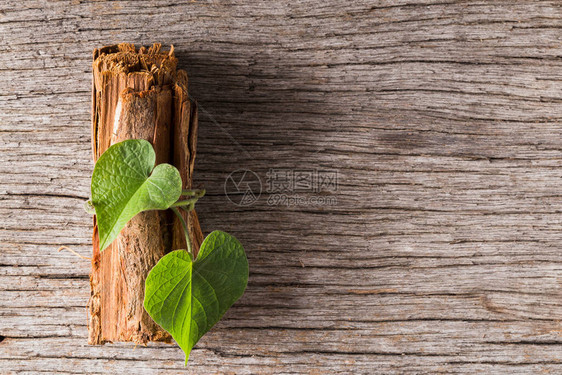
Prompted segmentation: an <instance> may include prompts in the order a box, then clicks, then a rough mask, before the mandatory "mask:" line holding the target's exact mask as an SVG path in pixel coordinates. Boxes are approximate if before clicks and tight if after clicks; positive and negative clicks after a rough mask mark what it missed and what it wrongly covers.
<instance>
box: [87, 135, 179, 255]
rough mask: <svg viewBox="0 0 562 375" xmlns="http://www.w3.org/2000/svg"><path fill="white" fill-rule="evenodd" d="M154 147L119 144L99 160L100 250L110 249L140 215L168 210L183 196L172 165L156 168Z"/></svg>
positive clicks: (95, 182)
mask: <svg viewBox="0 0 562 375" xmlns="http://www.w3.org/2000/svg"><path fill="white" fill-rule="evenodd" d="M155 162H156V155H155V153H154V149H153V148H152V145H151V144H150V143H149V142H148V141H145V140H142V139H131V140H127V141H123V142H120V143H116V144H114V145H113V146H111V147H109V148H108V149H107V151H105V152H104V153H103V155H102V156H101V157H100V158H99V159H98V161H97V163H96V166H95V167H94V173H93V175H92V205H93V206H94V208H95V210H96V216H97V223H98V230H99V237H100V250H104V249H105V248H107V247H108V246H109V245H110V244H111V243H112V242H113V240H115V238H116V237H117V235H118V234H119V232H121V229H123V227H124V226H125V224H127V222H128V221H129V220H131V219H132V218H133V217H134V216H135V215H136V214H138V213H139V212H142V211H147V210H165V209H167V208H168V207H170V205H172V204H173V203H174V202H176V201H177V200H178V198H179V197H180V194H181V188H182V183H181V177H180V173H179V171H178V170H177V169H176V168H175V167H174V166H172V165H169V164H159V165H157V166H156V167H154V163H155Z"/></svg>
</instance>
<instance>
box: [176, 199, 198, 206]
mask: <svg viewBox="0 0 562 375" xmlns="http://www.w3.org/2000/svg"><path fill="white" fill-rule="evenodd" d="M198 200H199V198H198V197H195V198H190V199H185V200H183V201H177V202H176V203H173V204H172V205H171V206H170V207H181V206H189V205H191V204H195V202H197V201H198Z"/></svg>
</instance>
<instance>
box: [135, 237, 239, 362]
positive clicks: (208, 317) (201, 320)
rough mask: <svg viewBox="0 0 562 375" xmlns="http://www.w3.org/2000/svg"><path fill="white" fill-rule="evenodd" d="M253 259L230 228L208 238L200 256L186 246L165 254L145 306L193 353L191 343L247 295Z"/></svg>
mask: <svg viewBox="0 0 562 375" xmlns="http://www.w3.org/2000/svg"><path fill="white" fill-rule="evenodd" d="M247 284H248V260H247V259H246V254H245V253H244V249H243V248H242V245H241V244H240V242H238V240H237V239H236V238H234V237H233V236H231V235H229V234H228V233H225V232H220V231H214V232H212V233H211V234H209V235H208V236H207V238H205V241H203V244H201V249H200V251H199V255H198V257H197V259H196V260H195V261H193V260H192V258H191V255H190V254H189V253H188V252H187V251H184V250H176V251H173V252H171V253H169V254H167V255H165V256H164V257H163V258H162V259H160V261H159V262H158V264H156V266H154V268H153V269H152V270H151V271H150V273H149V274H148V277H147V278H146V287H145V297H144V308H145V309H146V311H147V312H148V313H149V314H150V316H151V317H152V319H154V321H155V322H156V323H158V324H159V325H160V326H161V327H162V328H164V329H165V330H166V331H168V332H169V333H170V334H171V335H172V337H173V338H174V339H175V340H176V342H177V343H178V345H179V346H180V347H181V348H182V350H183V351H184V353H185V361H186V363H187V360H188V358H189V353H190V352H191V348H193V346H194V345H195V344H196V343H197V341H199V339H200V338H201V337H202V336H203V335H204V334H205V333H206V332H207V331H209V330H210V329H211V327H213V325H215V323H216V322H218V321H219V319H220V318H221V317H222V316H223V315H224V313H225V312H226V311H227V310H228V309H229V308H230V306H232V304H233V303H234V302H236V300H237V299H238V298H240V297H241V296H242V294H243V293H244V290H245V289H246V285H247Z"/></svg>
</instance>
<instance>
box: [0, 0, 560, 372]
mask: <svg viewBox="0 0 562 375" xmlns="http://www.w3.org/2000/svg"><path fill="white" fill-rule="evenodd" d="M138 9H142V14H143V16H142V17H141V16H140V15H139V16H133V17H131V16H130V14H131V13H135V14H137V13H136V12H137V10H138ZM0 37H1V43H0V52H1V53H0V86H1V87H2V90H0V176H1V178H0V242H1V244H0V246H1V247H0V335H1V336H2V342H1V343H0V369H1V372H2V373H8V374H11V373H39V372H43V373H54V372H59V373H135V374H145V373H146V374H152V373H171V374H175V373H201V374H206V373H236V374H243V373H248V374H249V373H262V374H263V373H316V374H324V373H369V374H371V373H408V372H410V373H439V372H443V373H451V372H456V373H497V374H505V373H510V374H514V373H521V374H531V373H532V374H536V373H561V372H562V363H561V362H560V361H561V358H562V338H561V335H562V325H561V323H560V320H561V319H562V299H561V297H562V293H561V292H562V290H561V283H562V252H561V250H562V245H561V243H562V220H561V216H560V215H561V212H562V199H561V193H560V191H561V188H562V169H561V168H560V167H561V166H562V137H561V136H560V135H561V133H562V105H561V101H562V100H561V99H562V60H561V56H562V40H561V39H562V9H561V3H560V2H559V1H515V0H512V1H499V0H498V1H472V2H471V1H454V0H451V1H440V0H435V1H426V0H410V1H407V0H399V1H362V0H361V1H354V2H340V1H331V0H328V1H326V0H323V1H315V0H310V1H304V0H300V1H293V2H281V1H279V2H259V1H253V0H233V1H230V2H212V1H211V2H204V1H194V2H187V3H180V2H172V1H124V2H94V1H92V2H82V1H48V2H47V1H25V2H21V1H3V2H2V3H1V5H0ZM122 41H128V42H133V43H137V44H141V43H142V44H145V45H146V44H150V43H152V42H154V41H159V42H162V43H166V44H174V46H175V47H176V51H177V55H178V58H179V61H180V67H182V68H185V69H187V71H188V74H189V77H190V82H189V88H190V92H191V94H192V95H193V96H194V97H196V98H197V99H198V101H199V105H200V111H199V127H200V128H199V144H198V157H197V163H196V166H195V172H194V184H195V186H198V184H202V185H204V186H205V187H206V188H207V190H208V192H209V193H208V195H207V196H206V197H205V198H204V199H203V200H202V201H200V203H198V208H199V215H200V219H201V225H202V227H203V230H204V231H205V232H209V231H210V230H212V229H222V230H226V231H229V232H231V233H232V234H234V235H236V236H237V237H238V238H239V239H240V240H241V242H242V243H243V244H244V245H245V247H246V251H247V254H248V258H249V261H250V281H249V287H248V290H247V292H246V294H245V295H244V297H243V298H242V299H241V300H240V301H239V302H238V303H237V304H236V305H235V306H234V307H233V309H232V310H230V311H229V312H228V313H227V314H226V316H225V318H224V319H223V320H222V321H221V322H220V323H219V324H218V325H217V326H216V327H215V328H214V329H213V330H212V331H211V332H210V333H209V334H208V335H206V336H205V337H204V338H203V339H202V340H201V341H200V343H199V344H198V345H197V347H196V349H195V350H194V351H193V352H192V354H191V359H190V364H189V366H188V367H187V368H184V367H183V361H182V354H181V352H180V350H179V349H178V348H177V347H175V346H169V345H166V344H150V345H149V346H148V347H137V348H133V346H132V345H127V344H112V345H106V346H103V347H96V346H88V345H87V340H88V338H87V327H86V324H87V316H86V304H87V302H88V297H89V285H88V273H89V269H90V264H89V262H88V261H84V260H82V259H79V258H77V257H75V256H73V255H71V254H68V253H57V252H56V249H57V248H58V247H59V246H60V245H67V246H70V247H72V248H74V249H75V250H77V251H79V252H80V253H82V254H84V255H89V254H90V253H91V218H90V217H89V216H88V215H87V214H86V213H84V212H83V211H82V202H83V201H84V200H85V199H87V197H88V194H89V191H88V190H89V189H88V187H89V178H90V174H91V171H92V163H91V158H90V157H91V152H90V133H89V122H90V105H89V101H90V77H91V71H90V56H91V55H90V53H91V50H92V49H93V48H95V47H99V46H101V45H107V44H111V43H116V42H122ZM238 168H246V169H250V170H252V171H254V172H256V173H257V174H258V175H259V176H260V177H261V178H262V182H263V183H264V187H265V179H266V175H267V172H268V170H269V169H270V168H289V169H315V168H318V169H330V170H337V171H338V178H339V186H338V191H337V192H336V193H334V195H333V197H335V198H336V199H337V204H336V205H314V204H312V205H306V206H304V205H298V206H289V207H287V206H272V205H268V203H267V198H268V197H269V196H270V195H269V194H267V192H265V191H264V193H263V194H262V196H261V197H260V198H259V200H258V201H257V202H256V203H255V204H254V205H251V206H248V207H239V206H236V205H234V204H232V203H231V202H229V201H228V199H227V197H226V196H225V194H224V181H225V178H226V177H227V176H228V175H229V173H231V172H233V171H234V170H236V169H238ZM300 195H301V196H304V197H308V196H313V195H314V194H300Z"/></svg>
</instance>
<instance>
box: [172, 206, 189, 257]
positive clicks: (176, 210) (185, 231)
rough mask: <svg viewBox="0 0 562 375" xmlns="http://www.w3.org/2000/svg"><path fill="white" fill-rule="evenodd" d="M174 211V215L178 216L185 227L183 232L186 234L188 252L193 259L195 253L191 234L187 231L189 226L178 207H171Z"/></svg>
mask: <svg viewBox="0 0 562 375" xmlns="http://www.w3.org/2000/svg"><path fill="white" fill-rule="evenodd" d="M170 208H171V209H172V211H174V213H175V214H176V215H177V216H178V218H179V219H180V222H181V226H182V227H183V232H184V234H185V242H186V243H187V252H188V253H189V254H190V255H191V257H192V258H193V252H192V250H191V241H190V240H189V233H188V231H187V225H186V224H185V220H183V217H182V216H181V214H180V211H179V210H178V209H177V208H176V207H170Z"/></svg>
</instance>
